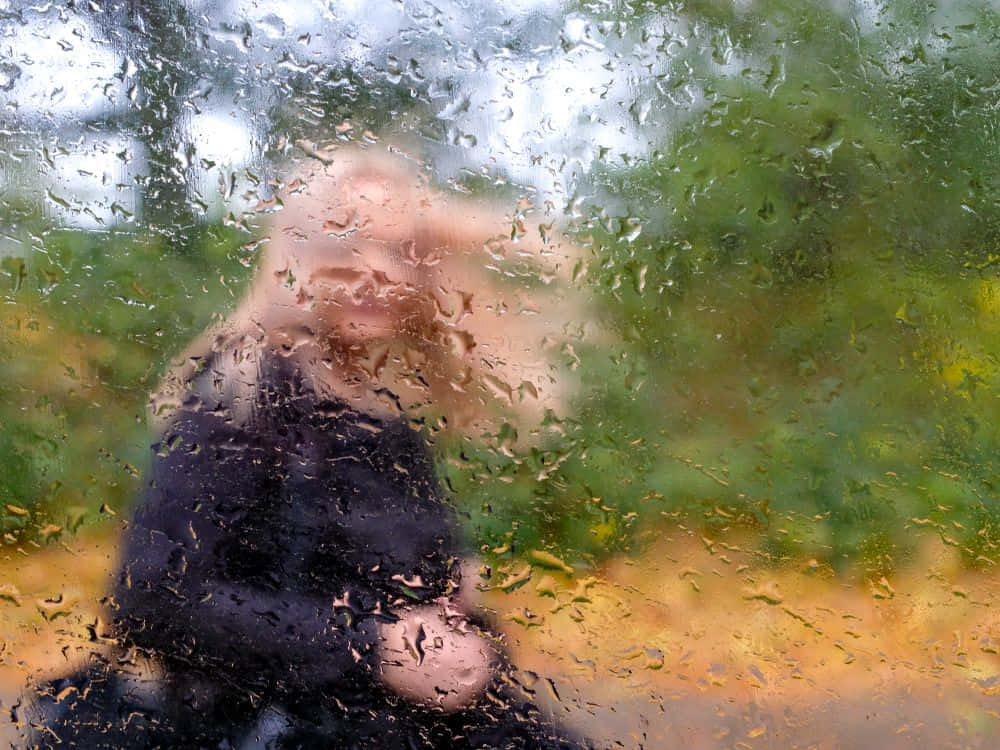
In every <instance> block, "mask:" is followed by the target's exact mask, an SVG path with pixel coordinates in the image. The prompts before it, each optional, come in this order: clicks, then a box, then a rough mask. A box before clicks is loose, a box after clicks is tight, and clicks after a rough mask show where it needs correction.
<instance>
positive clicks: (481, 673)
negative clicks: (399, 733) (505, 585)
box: [379, 599, 498, 711]
mask: <svg viewBox="0 0 1000 750" xmlns="http://www.w3.org/2000/svg"><path fill="white" fill-rule="evenodd" d="M399 615H400V619H399V621H398V622H395V623H386V624H382V625H381V626H380V627H379V642H380V655H381V664H382V674H381V677H382V681H383V683H385V685H386V686H388V687H389V688H390V689H391V690H393V691H394V692H396V693H398V694H399V695H402V696H403V697H405V698H407V699H409V700H411V701H413V702H415V703H422V704H426V705H433V706H437V707H439V708H441V709H443V710H445V711H455V710H458V709H460V708H463V707H465V706H467V705H469V704H470V703H473V702H474V701H475V700H476V699H477V698H478V697H479V696H480V695H481V694H482V693H483V691H484V690H485V689H486V686H487V685H488V684H489V682H490V677H491V674H492V671H493V667H494V666H495V665H496V664H497V662H498V658H497V650H496V647H495V646H494V645H493V644H492V643H491V642H490V641H489V640H488V639H486V638H484V637H483V636H482V635H480V634H479V633H478V632H477V631H476V630H475V629H473V628H472V627H471V626H470V625H469V623H468V621H467V620H466V618H465V617H464V615H463V614H462V613H461V612H459V611H458V610H455V609H453V608H452V607H451V603H450V602H449V601H448V600H447V599H441V600H439V601H438V602H437V603H435V604H429V605H423V606H420V607H414V608H413V609H409V610H406V611H405V612H402V613H399Z"/></svg>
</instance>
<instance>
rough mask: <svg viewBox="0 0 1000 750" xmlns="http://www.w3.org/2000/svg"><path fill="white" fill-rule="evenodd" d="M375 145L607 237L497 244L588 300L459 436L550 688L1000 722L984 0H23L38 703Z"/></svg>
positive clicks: (20, 476)
mask: <svg viewBox="0 0 1000 750" xmlns="http://www.w3.org/2000/svg"><path fill="white" fill-rule="evenodd" d="M348 147H350V148H357V147H362V148H368V149H372V150H374V151H379V152H380V153H385V152H386V151H394V152H398V153H405V154H406V155H407V158H408V159H411V160H416V161H417V162H418V163H419V164H420V165H421V170H422V171H423V172H424V173H426V174H427V175H428V177H429V179H430V181H431V182H432V183H433V184H434V185H436V186H437V188H438V189H439V190H441V191H443V192H454V193H456V194H461V195H472V196H480V197H481V198H482V199H483V200H489V201H491V202H494V203H496V204H497V205H500V206H501V207H504V208H505V209H506V211H507V212H508V214H509V216H510V220H511V225H512V227H515V230H516V227H517V226H518V222H519V221H520V220H521V219H524V218H527V219H529V220H531V222H533V223H531V224H530V225H531V226H532V227H535V228H536V229H538V231H539V232H540V234H541V235H542V237H541V240H542V241H543V242H544V241H545V239H546V238H545V236H544V235H545V234H546V233H552V234H556V233H559V234H562V235H564V236H566V237H569V238H571V240H572V242H574V243H575V244H576V245H578V246H579V247H580V248H581V250H580V256H579V259H578V261H577V263H576V265H575V267H574V268H573V269H572V271H571V273H569V274H568V275H567V278H565V279H559V280H557V281H555V282H551V279H549V278H547V277H546V276H545V274H544V272H543V271H542V270H540V269H537V268H532V267H531V266H530V264H526V265H525V266H524V267H523V268H521V269H520V270H519V271H517V272H514V271H510V270H508V271H506V272H504V273H503V274H502V278H500V282H502V283H504V284H508V285H511V286H520V287H522V288H524V289H533V288H536V287H540V286H542V285H546V284H549V283H556V284H561V285H564V286H568V287H571V288H572V289H573V291H574V293H575V294H577V295H579V296H580V298H581V299H583V300H585V304H582V305H581V307H580V312H579V318H580V319H579V320H578V321H574V322H573V324H570V325H567V326H564V328H563V331H562V335H561V336H559V337H558V340H553V339H551V338H547V339H546V340H545V341H538V342H535V343H534V345H533V344H532V342H527V343H526V344H525V347H526V348H532V346H534V348H537V350H538V351H539V352H545V356H546V357H548V360H549V367H550V371H551V373H552V376H553V379H558V380H561V381H563V382H565V383H568V384H570V385H567V386H566V394H567V395H566V396H565V398H564V401H565V404H564V406H563V407H562V408H561V409H559V410H554V409H549V410H547V411H545V413H544V416H543V417H541V418H539V419H537V420H535V421H534V422H530V421H526V420H525V419H523V417H522V418H521V419H518V418H517V417H516V414H515V412H516V409H515V408H514V407H516V405H517V404H516V403H515V402H519V401H523V400H525V399H531V398H533V394H532V393H531V390H532V389H531V388H524V387H519V384H517V383H508V384H501V387H499V388H498V387H497V384H496V383H493V384H492V385H491V386H490V390H491V392H493V393H499V394H500V395H501V396H503V398H498V399H497V401H498V403H497V405H496V414H497V418H496V419H495V420H493V422H492V423H491V424H494V427H493V428H490V429H484V430H482V431H480V432H479V433H477V434H473V435H468V434H462V435H458V434H450V433H448V432H442V433H441V434H439V435H436V436H435V439H434V449H435V452H436V454H437V457H438V459H439V465H440V473H441V476H442V479H443V481H444V482H445V483H446V486H447V488H448V490H449V494H450V496H451V498H452V500H453V502H454V503H455V504H456V505H457V506H458V507H459V509H460V510H461V512H462V517H463V519H464V520H465V523H466V527H467V532H468V535H469V537H470V539H472V540H473V542H474V546H475V547H476V548H477V549H479V550H481V554H482V557H483V559H484V561H485V562H486V564H487V565H488V566H489V569H488V571H484V577H483V581H482V583H481V588H483V589H488V591H486V592H485V594H484V596H485V597H486V600H487V603H488V605H489V606H490V607H491V608H492V609H493V610H494V612H495V616H496V618H497V619H498V620H499V621H501V622H502V623H503V628H504V630H505V632H506V633H507V637H508V639H509V642H510V644H511V647H512V649H513V652H514V654H515V657H516V658H515V661H516V662H517V663H518V664H519V666H521V667H522V668H523V669H524V670H525V674H526V675H527V677H526V678H525V679H526V680H527V681H528V682H532V684H535V683H537V685H536V689H537V691H538V694H539V699H540V700H543V701H546V702H547V703H548V705H550V706H551V707H553V710H556V711H559V712H562V713H565V715H566V721H567V722H569V723H575V724H577V725H579V726H581V727H584V728H585V729H586V731H588V732H590V733H591V735H592V736H594V737H596V738H598V739H599V740H600V741H601V742H603V743H605V744H606V745H607V746H612V745H614V743H618V744H619V746H623V747H669V746H672V745H674V744H680V743H682V742H683V743H686V744H688V745H692V746H694V747H793V746H795V747H840V746H853V747H863V746H870V745H872V744H875V743H878V744H880V745H882V746H885V747H912V746H916V745H926V744H928V743H930V744H931V745H933V746H940V747H945V746H948V747H992V746H994V743H993V741H992V737H993V736H994V735H995V733H996V732H997V731H998V730H1000V723H998V722H1000V714H998V713H997V712H998V711H1000V704H998V703H997V698H996V696H997V694H998V693H1000V655H998V652H1000V616H998V615H996V614H994V613H993V604H994V601H995V592H996V589H997V582H996V563H997V561H998V559H1000V557H998V556H1000V549H998V545H1000V496H998V493H1000V453H998V449H1000V424H996V423H994V419H996V418H997V417H998V416H1000V400H998V395H1000V394H998V388H1000V368H998V359H997V358H998V355H1000V274H998V271H1000V5H998V4H997V3H996V1H995V0H938V2H929V1H926V0H921V1H917V0H889V1H888V2H869V1H867V0H819V1H818V2H813V1H812V0H731V1H724V0H688V1H684V0H680V1H678V2H660V1H659V0H647V1H646V2H631V3H630V2H617V1H616V2H600V1H598V2H579V3H562V2H556V1H555V0H508V1H507V2H503V3H500V2H492V0H482V1H480V2H463V1H461V0H456V1H454V2H453V1H452V0H442V1H441V2H435V3H432V2H419V1H418V2H409V0H405V1H400V2H388V1H387V2H379V1H370V2H356V1H354V0H343V1H341V0H330V1H329V2H320V1H319V0H315V1H314V0H285V1H284V2H280V3H279V2H269V1H266V0H257V1H255V2H249V0H247V1H244V0H231V1H230V0H219V1H218V2H197V1H196V0H190V1H189V2H176V1H173V0H170V1H166V0H165V1H164V2H159V3H145V2H140V1H139V0H89V1H88V2H76V1H75V0H69V1H68V2H47V3H31V2H21V0H0V301H2V305H0V468H2V470H0V535H2V540H3V546H2V548H0V556H2V560H0V567H2V575H0V639H2V646H0V657H2V663H0V698H2V699H3V710H2V712H0V719H2V720H3V722H4V724H6V729H5V730H4V731H5V732H7V733H8V735H9V737H10V738H11V739H10V741H11V742H14V743H15V744H16V741H17V740H16V737H17V735H18V732H19V731H21V730H22V729H23V725H22V724H21V722H22V721H23V720H22V719H21V718H20V714H19V711H18V702H19V701H20V697H19V696H20V695H21V693H22V691H23V690H24V689H25V688H26V687H29V686H30V685H31V684H33V682H34V681H37V680H39V679H43V678H45V677H46V676H52V675H53V674H56V673H60V672H62V671H65V670H66V668H67V665H68V664H70V663H75V660H79V658H81V656H82V655H83V654H84V653H86V652H87V651H88V650H92V649H94V648H100V647H101V644H100V643H99V642H98V641H99V640H100V638H99V636H98V635H97V634H98V633H99V631H100V627H99V622H100V618H101V617H102V606H103V604H105V603H106V602H102V599H103V597H104V596H105V594H106V587H107V583H108V580H109V577H110V576H111V575H112V573H113V571H114V567H115V562H116V554H117V553H116V541H117V539H118V536H119V534H120V532H121V529H122V528H123V525H124V524H126V523H127V522H128V518H129V513H130V509H131V507H132V503H133V501H134V500H135V498H136V496H137V493H138V492H139V490H140V489H141V487H142V486H143V482H144V476H145V471H146V468H147V467H148V464H149V460H150V457H151V453H150V449H149V446H150V444H151V443H152V442H153V438H152V437H151V432H150V427H149V421H148V418H147V402H148V399H149V394H150V393H151V392H152V391H153V390H154V389H155V388H156V387H157V384H158V382H159V380H160V378H161V377H162V375H163V374H164V372H165V371H166V369H167V368H168V366H170V364H171V363H172V362H173V361H175V360H174V358H175V357H176V355H177V354H178V352H180V351H181V350H182V349H183V348H184V346H185V345H186V344H187V343H188V342H189V341H190V340H191V339H192V338H194V337H195V336H196V335H197V334H198V333H199V332H201V331H202V330H204V329H205V328H206V327H207V326H209V325H211V324H212V323H213V322H217V321H219V320H222V319H223V318H224V317H225V315H226V313H227V312H228V311H230V310H232V309H233V307H234V306H235V305H236V303H237V302H238V301H239V298H240V295H241V293H242V290H243V289H244V287H245V284H246V283H247V281H248V280H249V278H250V277H251V275H252V273H253V269H254V266H255V263H256V258H257V255H258V253H259V251H260V249H261V247H262V246H263V245H264V244H265V243H266V241H267V236H268V227H269V226H270V224H269V222H270V221H271V220H272V217H273V216H275V215H276V214H277V213H280V210H281V208H282V190H283V189H284V183H283V182H282V180H283V179H284V177H285V176H287V175H288V174H289V173H290V170H291V171H294V169H295V165H296V164H302V163H308V162H309V161H310V160H316V159H319V160H331V161H334V162H335V161H336V158H337V149H338V148H348ZM539 227H540V229H539ZM532 231H534V230H532ZM514 233H515V234H516V231H515V232H514ZM483 263H484V265H487V264H489V263H490V256H489V255H488V253H484V254H483ZM512 314H525V315H529V314H543V315H544V314H545V310H544V304H543V305H541V308H540V309H525V310H519V311H514V312H513V313H512ZM522 385H523V384H522ZM484 387H485V386H484ZM504 398H505V399H506V400H507V401H508V402H509V403H507V404H506V405H505V404H504V403H503V401H504ZM505 409H507V410H508V411H509V412H510V414H509V416H508V417H505V416H504V415H505V414H506V413H507V412H505Z"/></svg>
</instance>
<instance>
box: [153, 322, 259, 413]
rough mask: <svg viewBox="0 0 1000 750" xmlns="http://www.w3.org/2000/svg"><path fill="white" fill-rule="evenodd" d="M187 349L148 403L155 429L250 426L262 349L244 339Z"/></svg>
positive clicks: (219, 339) (237, 337)
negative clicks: (184, 424)
mask: <svg viewBox="0 0 1000 750" xmlns="http://www.w3.org/2000/svg"><path fill="white" fill-rule="evenodd" d="M202 344H203V345H202V346H199V347H195V346H192V347H189V348H188V350H186V351H185V352H184V353H183V354H182V355H181V356H180V357H178V358H177V359H176V360H175V361H174V362H173V363H172V365H171V367H170V368H169V369H168V371H167V373H166V375H165V376H164V378H163V380H162V382H161V383H160V386H159V388H158V389H157V390H156V391H155V392H154V393H153V394H152V395H151V397H150V400H149V413H150V419H151V422H152V426H153V428H154V429H155V430H157V431H165V430H168V429H169V428H170V426H171V425H172V424H176V423H178V422H192V421H195V422H197V421H219V422H224V423H227V424H230V425H232V426H242V425H246V424H248V422H249V421H250V419H251V416H252V412H253V411H254V409H255V406H256V404H255V401H256V392H257V384H258V380H259V377H260V372H259V370H260V362H261V355H260V348H259V346H258V345H257V342H255V341H253V340H252V339H250V338H249V337H247V336H244V335H229V336H218V337H216V338H215V339H214V340H212V341H211V342H210V343H208V344H207V345H205V342H202Z"/></svg>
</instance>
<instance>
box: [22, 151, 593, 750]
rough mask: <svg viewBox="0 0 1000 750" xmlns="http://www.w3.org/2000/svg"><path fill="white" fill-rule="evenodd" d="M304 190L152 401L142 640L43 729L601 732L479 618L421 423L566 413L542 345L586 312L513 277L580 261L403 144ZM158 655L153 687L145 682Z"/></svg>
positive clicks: (222, 735) (210, 738) (129, 550)
mask: <svg viewBox="0 0 1000 750" xmlns="http://www.w3.org/2000/svg"><path fill="white" fill-rule="evenodd" d="M327 161H328V162H329V163H326V162H327ZM286 193H287V194H286V195H285V197H284V210H282V211H280V212H279V213H277V214H276V217H275V219H274V220H273V222H272V226H271V228H270V229H271V237H270V240H269V242H268V243H266V248H267V249H266V251H265V253H264V256H263V257H262V258H261V261H260V264H259V267H258V269H257V272H256V274H255V278H254V280H253V282H252V283H251V285H250V289H249V291H248V293H247V295H246V297H245V299H244V300H243V301H242V303H241V304H240V305H239V307H238V308H237V310H236V311H235V312H234V313H233V314H232V315H230V316H229V317H228V318H227V319H226V321H225V322H224V323H223V324H221V325H220V326H218V327H217V328H216V329H214V330H211V331H209V332H207V333H206V334H205V335H203V336H202V337H201V338H199V340H198V341H196V342H195V343H194V344H192V346H191V347H189V349H188V350H187V351H186V352H185V353H184V355H183V357H182V358H181V361H180V362H179V364H178V365H177V366H176V367H175V368H174V369H173V370H171V371H170V372H169V373H168V375H167V377H166V378H165V380H164V383H163V386H162V387H161V389H160V390H159V392H158V393H157V394H155V396H154V397H153V399H152V402H151V403H152V407H153V413H154V419H155V420H156V422H157V427H158V430H159V433H160V434H159V439H158V441H157V443H156V444H155V445H154V446H153V447H154V450H155V456H154V461H153V467H152V471H151V480H150V482H149V485H148V488H147V490H146V492H145V495H144V497H143V498H142V500H141V502H140V504H139V506H138V509H137V511H136V514H135V517H134V519H133V521H132V522H131V524H130V526H129V528H128V532H127V535H126V539H125V543H124V552H123V556H122V563H121V575H120V578H119V582H118V585H117V586H116V588H115V591H114V596H113V601H114V608H115V612H114V629H115V635H116V637H117V639H118V648H117V650H116V651H115V653H114V655H113V657H112V659H111V662H110V663H108V664H103V665H98V664H94V665H91V666H90V667H89V668H88V669H86V670H84V671H83V672H80V673H78V674H76V675H74V676H73V677H71V678H67V679H66V680H61V681H55V682H54V683H52V684H51V685H50V686H49V689H48V691H47V693H48V697H47V698H43V700H42V701H41V702H40V704H39V716H38V717H37V718H36V724H37V725H38V726H39V727H40V728H39V730H38V731H35V732H34V733H33V737H32V741H33V742H34V743H35V744H36V745H38V746H47V745H50V744H51V745H55V744H57V743H58V742H61V743H64V744H65V745H67V746H69V747H99V746H104V747H121V746H130V747H142V746H145V747H212V748H216V747H234V748H239V747H263V746H273V747H331V746H333V747H355V746H356V747H380V748H382V747H384V748H394V747H400V748H411V747H438V746H443V745H445V744H447V745H451V746H454V747H490V748H493V747H496V748H501V747H524V748H529V747H530V748H535V747H577V746H580V744H579V742H578V741H577V740H574V739H573V738H572V736H571V734H570V733H569V732H568V731H566V730H565V729H563V728H561V727H558V726H557V725H555V724H553V723H551V722H550V721H548V720H546V719H545V718H544V717H543V716H542V715H541V713H540V712H539V711H538V710H537V709H536V708H535V707H534V706H532V705H531V703H530V701H529V700H528V695H527V694H525V693H521V692H519V691H518V690H517V682H516V680H515V679H514V678H513V676H512V672H511V670H510V668H509V665H507V663H506V660H505V657H504V652H503V648H502V644H501V641H500V639H499V638H498V637H497V636H496V634H494V633H493V632H491V631H490V630H489V628H488V627H487V626H486V625H485V624H484V623H483V622H482V621H481V620H480V619H479V618H478V616H477V614H476V612H475V611H474V606H473V603H472V600H473V598H474V597H473V596H472V595H471V593H470V592H471V587H470V583H471V581H470V576H469V575H468V574H466V575H465V576H463V575H462V570H463V567H465V568H466V569H468V568H470V567H471V568H475V565H474V563H471V562H470V559H471V558H470V556H469V555H468V551H467V550H466V549H465V547H464V546H463V543H462V540H461V539H460V536H459V529H458V525H457V519H456V516H455V512H454V510H453V509H452V508H451V507H450V506H449V505H448V504H447V502H446V501H445V498H444V496H443V493H442V491H441V489H440V486H439V484H438V481H437V479H436V477H435V473H434V467H433V463H432V460H431V458H430V455H429V451H428V447H427V445H426V442H425V437H424V435H423V434H421V432H419V431H418V430H417V429H416V428H417V427H419V426H420V424H421V422H422V421H423V422H425V423H426V421H427V420H428V419H431V420H433V419H435V417H436V418H438V419H439V420H440V421H439V423H440V424H445V423H448V424H450V425H451V426H452V428H453V429H460V430H466V431H468V432H470V433H473V434H475V433H477V432H480V431H484V430H486V429H487V428H488V425H489V422H490V420H491V419H494V418H497V414H498V412H497V407H496V404H495V402H496V399H497V397H498V396H499V397H500V398H501V399H502V400H503V401H505V402H506V407H507V408H508V410H510V409H513V410H515V411H519V412H520V415H521V418H522V419H523V420H536V421H537V419H538V417H540V416H541V414H542V413H543V412H544V410H546V409H561V408H563V405H562V403H563V401H564V400H565V390H564V386H563V385H562V384H561V383H560V380H559V378H558V377H556V374H555V372H554V369H553V367H552V366H551V364H550V363H549V362H548V361H547V358H546V357H545V356H544V354H543V353H540V352H539V344H538V342H539V341H542V340H545V337H546V336H548V337H549V340H553V341H554V340H556V338H557V337H558V336H559V334H560V333H561V330H562V329H563V328H564V327H565V326H566V325H568V324H569V321H570V319H571V318H572V314H571V313H572V311H573V307H572V305H571V304H568V303H567V301H566V300H562V302H561V304H559V305H556V306H553V311H554V310H555V309H558V310H559V313H558V314H555V313H554V312H553V314H550V315H547V316H541V315H539V314H538V313H539V312H541V310H542V302H543V300H544V298H545V296H546V295H548V296H550V297H557V296H558V292H555V291H549V292H544V291H543V292H529V291H525V290H524V289H522V288H519V287H516V286H515V285H513V284H509V283H505V282H504V278H505V276H514V277H516V276H517V275H518V274H519V273H524V272H526V269H528V268H531V269H533V271H532V273H534V274H535V275H536V277H537V278H540V279H542V280H543V281H547V282H552V281H553V280H555V279H558V278H560V277H563V276H565V273H566V272H567V271H568V268H569V267H570V266H571V265H572V263H573V262H575V259H576V258H575V256H576V253H577V252H578V250H577V249H576V248H575V247H574V246H573V245H571V244H568V243H560V242H558V241H554V240H551V239H549V240H546V241H543V239H544V238H543V232H544V230H543V229H539V228H538V227H535V231H531V232H529V231H528V229H527V225H526V224H525V223H524V222H523V221H521V219H519V218H518V217H516V216H514V217H510V216H507V217H505V216H503V215H502V214H500V213H498V212H496V211H495V210H493V209H491V208H490V207H489V206H488V205H487V204H486V203H485V202H482V201H472V200H468V199H461V198H458V197H454V196H448V195H445V194H444V193H442V192H439V191H435V190H433V189H432V188H431V187H430V186H429V184H428V180H427V177H426V175H425V174H424V173H422V172H421V171H419V170H417V169H414V168H413V167H412V166H410V165H407V164H404V163H403V161H402V160H401V159H400V158H398V157H391V156H389V155H387V152H382V153H374V152H372V151H368V150H362V149H358V148H351V149H342V150H339V151H336V152H335V153H333V154H331V155H330V158H329V159H328V160H324V161H323V162H317V166H316V167H315V168H313V169H310V170H306V171H303V172H300V173H299V174H298V175H297V176H296V178H295V179H293V180H292V181H291V182H290V183H289V184H288V185H287V186H286ZM515 240H517V241H515ZM484 253H485V254H486V255H485V257H484ZM541 287H542V288H543V289H545V284H542V285H541ZM549 287H551V288H552V289H557V288H558V284H551V283H550V284H549ZM548 301H549V302H552V301H553V300H552V299H549V300H548ZM521 313H523V314H521ZM529 315H530V317H529ZM144 658H145V659H149V660H150V663H151V664H152V665H153V668H154V670H155V671H156V675H157V679H156V680H154V681H152V682H149V681H146V682H143V681H142V680H140V679H138V678H136V677H129V675H130V674H139V673H140V672H141V670H139V669H138V668H137V667H136V665H137V664H138V663H139V661H141V659H144ZM46 701H48V702H46Z"/></svg>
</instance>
